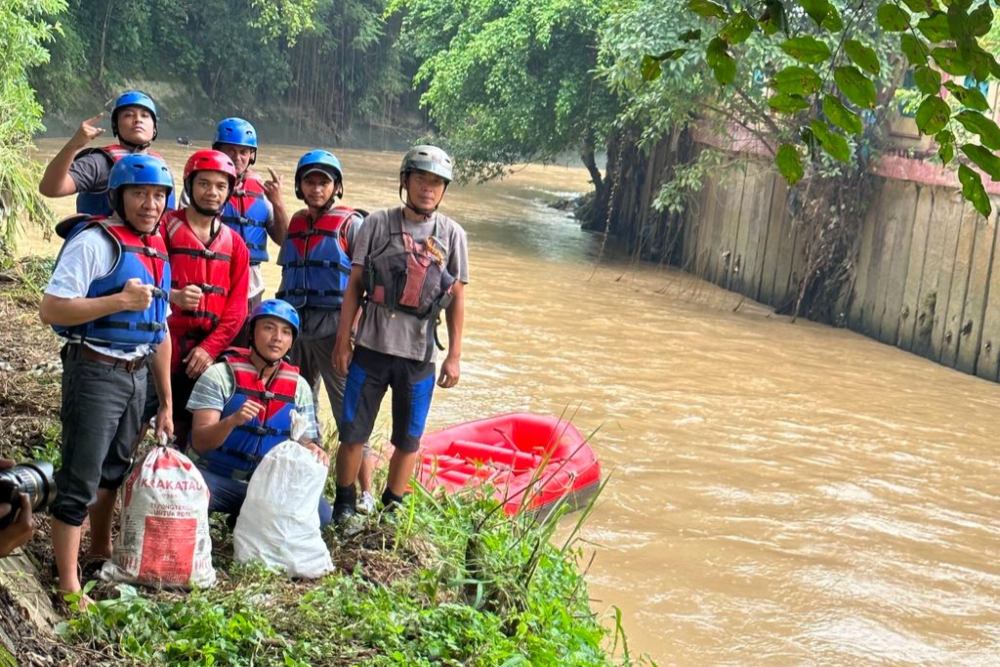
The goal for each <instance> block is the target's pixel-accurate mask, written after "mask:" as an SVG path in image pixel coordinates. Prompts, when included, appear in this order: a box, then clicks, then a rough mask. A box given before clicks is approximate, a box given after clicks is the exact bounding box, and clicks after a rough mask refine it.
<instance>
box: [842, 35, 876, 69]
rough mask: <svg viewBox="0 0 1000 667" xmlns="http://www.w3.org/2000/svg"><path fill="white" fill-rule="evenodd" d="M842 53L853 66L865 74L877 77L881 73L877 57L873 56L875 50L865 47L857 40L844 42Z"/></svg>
mask: <svg viewBox="0 0 1000 667" xmlns="http://www.w3.org/2000/svg"><path fill="white" fill-rule="evenodd" d="M844 52H845V53H847V57H848V58H850V59H851V61H852V62H853V63H854V64H855V65H857V66H858V67H860V68H861V69H863V70H865V71H866V72H869V73H870V74H874V75H875V76H878V75H879V72H881V71H882V68H881V66H880V65H879V62H878V56H877V55H875V49H873V48H871V47H868V46H865V45H864V44H862V43H861V42H859V41H858V40H856V39H849V40H847V41H846V42H844Z"/></svg>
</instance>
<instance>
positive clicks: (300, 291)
mask: <svg viewBox="0 0 1000 667" xmlns="http://www.w3.org/2000/svg"><path fill="white" fill-rule="evenodd" d="M274 296H276V297H277V298H279V299H283V298H284V297H286V296H344V290H339V289H306V288H304V287H296V288H294V289H286V290H278V291H277V292H276V293H275V295H274Z"/></svg>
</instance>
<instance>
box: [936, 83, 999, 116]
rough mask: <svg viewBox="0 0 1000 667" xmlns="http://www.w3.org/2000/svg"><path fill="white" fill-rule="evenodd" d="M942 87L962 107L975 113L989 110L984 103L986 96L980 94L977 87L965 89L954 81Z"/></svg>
mask: <svg viewBox="0 0 1000 667" xmlns="http://www.w3.org/2000/svg"><path fill="white" fill-rule="evenodd" d="M939 78H940V77H939ZM944 87H945V88H947V89H948V91H949V92H950V93H951V94H952V95H954V96H955V99H956V100H958V103H959V104H961V105H962V106H963V107H967V108H969V109H973V110H975V111H989V110H990V103H989V102H987V101H986V96H985V95H983V94H982V92H980V90H979V87H978V86H977V87H975V88H966V87H965V86H960V85H958V84H957V83H955V82H954V81H946V82H945V84H944Z"/></svg>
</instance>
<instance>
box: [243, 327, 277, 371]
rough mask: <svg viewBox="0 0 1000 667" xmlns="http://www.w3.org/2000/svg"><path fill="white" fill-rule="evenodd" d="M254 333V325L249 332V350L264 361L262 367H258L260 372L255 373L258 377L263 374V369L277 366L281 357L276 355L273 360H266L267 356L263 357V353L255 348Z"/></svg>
mask: <svg viewBox="0 0 1000 667" xmlns="http://www.w3.org/2000/svg"><path fill="white" fill-rule="evenodd" d="M255 333H256V327H255V330H254V331H251V332H250V350H251V351H252V352H253V353H254V354H256V355H257V357H258V358H260V360H261V361H263V362H264V368H262V369H260V373H258V374H257V377H258V379H259V378H261V377H263V376H264V371H266V370H267V369H269V368H274V367H275V366H277V365H278V364H280V363H281V357H278V358H277V359H275V360H274V361H268V359H267V357H265V356H264V355H263V354H261V353H260V350H258V349H257V341H256V336H255V335H254V334H255Z"/></svg>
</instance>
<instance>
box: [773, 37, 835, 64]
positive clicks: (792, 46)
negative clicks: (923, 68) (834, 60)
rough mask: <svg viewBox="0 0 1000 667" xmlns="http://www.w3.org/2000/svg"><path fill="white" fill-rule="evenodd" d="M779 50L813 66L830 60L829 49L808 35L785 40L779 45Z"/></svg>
mask: <svg viewBox="0 0 1000 667" xmlns="http://www.w3.org/2000/svg"><path fill="white" fill-rule="evenodd" d="M781 50H782V51H784V52H785V53H787V54H788V55H790V56H791V57H793V58H795V59H796V60H798V61H801V62H804V63H810V64H814V65H815V64H818V63H821V62H826V60H828V59H829V58H830V47H829V46H827V45H826V44H825V43H823V42H821V41H820V40H818V39H816V38H815V37H809V36H808V35H802V36H800V37H793V38H792V39H786V40H785V41H784V42H782V43H781Z"/></svg>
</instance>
